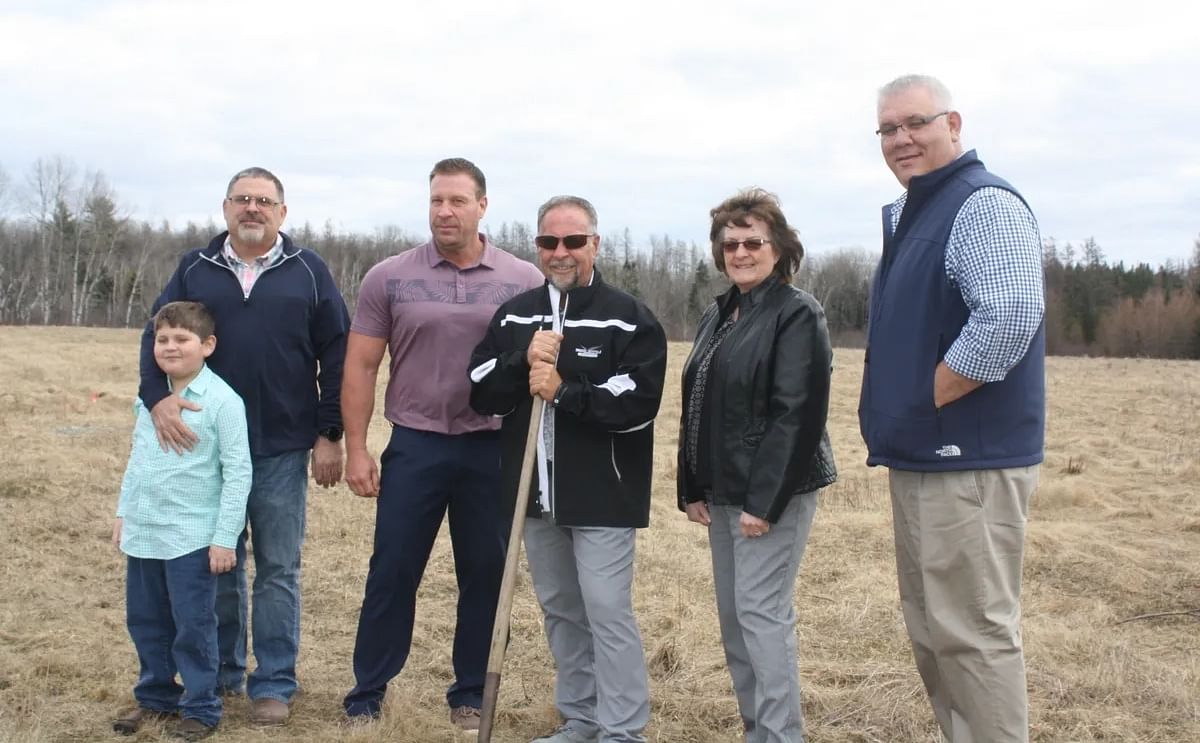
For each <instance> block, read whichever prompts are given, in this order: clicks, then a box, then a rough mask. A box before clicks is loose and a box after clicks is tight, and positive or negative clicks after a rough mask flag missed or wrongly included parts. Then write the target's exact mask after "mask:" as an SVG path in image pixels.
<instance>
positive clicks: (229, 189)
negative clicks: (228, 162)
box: [225, 167, 283, 204]
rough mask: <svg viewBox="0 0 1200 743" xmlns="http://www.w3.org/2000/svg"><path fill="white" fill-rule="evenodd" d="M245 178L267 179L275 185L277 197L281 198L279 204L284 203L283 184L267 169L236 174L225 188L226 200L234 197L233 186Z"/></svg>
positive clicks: (248, 169) (252, 169) (247, 169)
mask: <svg viewBox="0 0 1200 743" xmlns="http://www.w3.org/2000/svg"><path fill="white" fill-rule="evenodd" d="M243 178H265V179H267V180H268V181H271V182H272V183H274V184H275V193H276V195H277V196H279V203H280V204H282V203H283V182H282V181H280V180H279V179H278V178H276V177H275V174H274V173H272V172H271V171H269V170H267V169H266V168H259V167H254V168H246V169H245V170H239V171H238V172H237V173H235V174H234V176H233V177H232V178H230V179H229V185H228V186H226V187H225V198H227V199H228V198H229V197H230V196H232V195H233V185H234V184H235V183H237V182H238V181H240V180H241V179H243Z"/></svg>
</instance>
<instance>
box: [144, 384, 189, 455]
mask: <svg viewBox="0 0 1200 743" xmlns="http://www.w3.org/2000/svg"><path fill="white" fill-rule="evenodd" d="M185 409H187V410H194V411H195V410H200V409H201V406H200V405H199V403H194V402H192V401H191V400H184V399H183V398H182V397H180V396H179V395H175V394H172V395H167V396H166V397H164V398H163V399H161V400H159V401H158V402H157V403H156V404H155V405H154V407H153V408H151V409H150V420H151V421H152V422H153V423H154V433H155V434H156V435H157V436H158V444H159V446H161V447H162V450H163V451H174V452H175V453H176V454H183V453H184V452H185V451H191V450H192V447H194V446H195V445H196V442H198V441H199V440H200V438H199V437H198V436H196V432H195V431H193V430H192V429H190V428H188V426H187V424H186V423H184V422H183V415H182V412H183V410H185Z"/></svg>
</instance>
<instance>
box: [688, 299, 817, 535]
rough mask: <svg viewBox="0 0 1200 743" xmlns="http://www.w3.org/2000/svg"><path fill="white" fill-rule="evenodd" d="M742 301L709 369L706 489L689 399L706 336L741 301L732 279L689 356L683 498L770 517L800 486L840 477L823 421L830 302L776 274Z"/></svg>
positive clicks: (773, 518) (806, 487)
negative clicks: (690, 437) (699, 476)
mask: <svg viewBox="0 0 1200 743" xmlns="http://www.w3.org/2000/svg"><path fill="white" fill-rule="evenodd" d="M740 301H741V303H742V311H741V315H740V316H739V318H738V321H737V322H736V323H735V324H734V327H733V329H732V330H731V331H730V332H729V335H728V336H726V338H725V340H724V342H723V343H722V344H721V346H720V348H719V349H717V353H716V355H715V356H714V358H713V361H712V365H711V366H710V367H709V372H708V374H709V379H708V388H707V390H706V393H707V395H708V397H709V400H708V404H707V406H706V408H705V409H706V410H707V411H708V414H709V415H710V416H711V420H709V421H708V425H709V427H710V429H709V430H710V435H709V443H710V451H709V452H707V453H705V452H699V453H697V458H698V459H700V462H699V463H700V464H701V465H702V466H703V465H705V464H708V465H710V466H711V467H712V482H713V487H712V491H711V492H710V493H707V494H706V493H705V491H704V489H703V488H701V487H700V486H699V485H698V484H697V483H696V481H695V478H694V477H693V476H692V475H691V469H690V468H689V466H688V464H689V463H688V461H687V459H686V457H687V444H686V442H687V424H688V420H687V417H688V410H687V407H688V406H687V400H688V396H689V395H690V394H691V389H692V384H693V383H694V382H695V375H696V366H697V365H698V364H699V361H700V356H701V354H702V352H703V351H704V348H705V346H707V344H708V341H709V339H710V338H711V337H712V334H713V332H714V331H715V330H716V329H717V328H718V327H719V326H720V324H721V322H723V321H724V319H725V318H726V317H727V316H728V315H729V313H731V312H733V310H734V308H735V307H737V306H738V303H739V291H738V288H737V287H736V286H734V287H731V288H730V290H729V291H728V292H726V293H725V294H723V295H722V296H720V297H717V300H716V302H715V303H714V304H713V305H711V306H710V307H709V308H708V310H707V311H705V313H704V316H703V317H702V318H701V320H700V327H699V330H698V331H697V333H696V341H695V343H694V345H693V346H692V352H691V354H690V355H689V356H688V359H687V361H686V362H685V364H684V370H683V416H682V417H683V420H682V421H681V423H680V428H679V462H678V474H677V485H678V499H679V508H680V510H683V509H684V508H685V506H686V504H688V503H695V502H697V501H701V500H705V499H706V495H707V500H708V501H709V502H710V503H714V504H718V505H737V506H742V509H743V510H744V511H745V512H746V513H749V514H751V515H753V516H757V517H759V518H761V519H766V520H767V521H769V522H772V523H774V522H776V521H777V520H778V519H779V515H780V514H781V513H782V512H783V509H784V508H785V507H786V506H787V504H788V503H789V502H790V501H791V499H792V497H793V496H794V495H796V494H799V493H807V492H811V491H813V490H817V489H818V488H822V487H825V486H826V485H829V484H830V483H832V482H834V481H835V480H836V479H837V468H836V467H835V465H834V461H833V449H832V448H831V447H830V445H829V434H828V433H827V432H826V430H825V421H826V417H827V416H828V413H829V387H830V376H831V373H832V363H833V350H832V348H831V347H830V343H829V331H828V329H827V328H826V326H825V311H824V310H823V309H822V308H821V305H820V303H818V302H817V300H816V299H814V298H813V296H812V295H811V294H809V293H807V292H805V291H801V290H800V289H797V288H795V287H793V286H791V285H789V284H785V283H783V282H781V281H780V280H779V279H778V278H777V277H776V276H774V275H772V276H770V277H769V278H767V279H766V280H765V281H763V283H761V284H759V285H758V286H756V287H755V288H754V289H752V290H751V291H750V292H749V295H748V296H747V297H745V298H744V299H741V300H740ZM704 458H707V459H709V461H708V462H707V463H706V462H704V461H703V459H704Z"/></svg>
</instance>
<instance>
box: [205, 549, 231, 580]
mask: <svg viewBox="0 0 1200 743" xmlns="http://www.w3.org/2000/svg"><path fill="white" fill-rule="evenodd" d="M236 565H237V552H235V551H233V550H231V549H229V548H228V547H221V546H219V545H216V544H213V545H209V547H208V570H209V572H211V573H212V574H213V575H220V574H221V573H228V572H229V571H230V570H233V568H234V567H235V566H236Z"/></svg>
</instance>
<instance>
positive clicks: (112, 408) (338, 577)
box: [0, 327, 1200, 743]
mask: <svg viewBox="0 0 1200 743" xmlns="http://www.w3.org/2000/svg"><path fill="white" fill-rule="evenodd" d="M136 344H137V338H136V334H135V333H133V332H130V331H121V330H97V329H67V328H11V327H3V328H0V380H2V381H0V442H3V443H2V444H0V741H14V742H20V743H34V742H36V743H47V742H50V741H92V740H107V739H111V738H112V734H111V733H110V732H109V722H110V718H111V717H112V715H113V714H114V712H115V711H116V710H117V709H118V708H120V707H122V706H123V705H125V704H126V703H128V701H129V700H130V698H131V697H130V688H131V687H132V685H133V683H134V681H135V680H136V671H137V661H136V657H135V655H134V652H133V648H132V645H131V644H130V642H129V639H128V635H127V634H126V632H125V627H124V599H123V596H124V593H123V590H124V589H123V561H122V559H121V557H120V556H119V555H118V554H117V553H116V552H115V551H114V550H113V548H112V547H111V546H110V544H109V542H108V537H109V532H110V528H111V520H112V513H113V509H114V506H115V503H116V494H117V489H118V486H119V483H120V478H121V473H122V471H123V468H124V465H125V459H126V456H127V455H128V449H129V432H130V428H131V424H132V418H131V415H130V406H131V404H132V400H133V395H134V394H135V391H136V372H135V370H136V366H137V348H136ZM686 350H687V349H686V346H684V345H676V346H674V347H672V371H671V372H670V375H671V376H670V381H671V386H670V387H669V389H668V393H667V398H666V399H665V401H664V405H663V412H662V414H661V416H660V418H659V425H658V431H657V434H658V443H657V447H656V458H655V466H656V471H655V475H656V480H655V490H654V500H655V502H654V510H653V515H652V517H651V527H650V528H649V529H648V530H644V531H643V532H642V533H641V534H640V536H639V543H638V550H639V552H638V558H637V559H638V562H637V570H638V573H637V583H636V586H635V593H636V595H635V600H636V606H637V612H638V618H639V621H640V623H641V628H642V633H643V636H644V640H645V648H646V655H647V659H648V661H649V665H650V673H651V692H652V702H653V712H652V722H651V727H650V728H649V730H648V731H647V737H648V738H649V739H650V740H653V741H670V742H672V743H689V742H690V743H716V742H718V741H736V740H738V739H739V736H738V733H737V731H738V727H739V720H738V716H737V712H736V708H735V705H734V701H733V698H732V693H731V690H730V684H729V679H728V675H727V673H726V671H725V667H724V660H723V657H722V654H721V648H720V642H719V639H718V636H717V630H716V611H715V606H714V602H713V595H712V579H711V574H710V566H709V562H708V560H709V558H708V551H707V543H706V538H705V535H704V532H703V531H702V530H701V529H700V528H699V527H696V526H695V525H693V524H689V523H688V522H687V521H686V519H684V517H683V515H682V514H680V513H679V512H677V511H676V509H675V506H674V484H673V477H674V460H675V453H674V452H675V445H676V440H677V439H676V429H677V421H678V417H679V400H678V399H677V396H678V387H677V386H676V385H677V379H678V368H679V365H680V364H681V363H682V360H683V356H684V355H685V354H686ZM861 361H862V357H861V352H858V351H851V350H840V349H839V350H838V352H837V354H836V363H837V369H836V371H835V379H834V385H835V386H834V398H833V399H834V402H833V406H832V411H831V417H830V430H831V434H832V436H833V439H834V447H835V453H836V456H837V459H838V464H839V468H840V470H841V472H842V479H841V481H840V482H839V483H838V484H837V485H835V486H833V487H831V488H829V489H828V490H827V491H826V492H825V495H824V497H823V502H822V505H821V507H820V508H819V510H818V512H817V519H816V523H815V525H814V527H813V533H812V538H811V541H810V543H809V546H808V550H807V553H806V556H805V559H804V564H803V565H802V566H801V572H800V577H799V579H798V584H797V593H796V606H797V611H798V613H799V626H798V629H797V631H798V633H799V635H800V643H801V644H800V646H801V665H800V672H801V678H802V681H803V684H804V703H805V713H806V715H807V721H808V727H809V737H810V740H812V741H814V742H816V743H835V742H837V743H849V742H851V741H855V742H866V741H889V742H890V741H922V742H925V741H928V742H930V743H932V742H933V741H936V740H937V736H936V734H935V730H934V726H933V722H932V714H931V712H930V710H929V706H928V704H927V702H926V700H925V698H924V694H923V691H922V688H921V684H920V680H919V679H918V677H917V675H916V672H915V670H914V668H913V664H912V659H911V655H910V652H909V647H908V643H907V640H906V637H905V634H904V627H903V621H902V619H901V616H900V611H899V607H898V604H897V595H896V587H895V567H894V563H893V556H892V548H891V527H890V519H891V515H890V507H889V504H888V498H887V491H886V483H885V480H884V473H883V472H880V471H876V470H868V469H867V468H866V467H865V466H864V465H863V461H864V459H865V454H864V451H863V448H862V444H861V441H860V440H859V437H858V432H857V431H858V429H857V420H856V417H855V408H856V405H857V400H858V385H859V374H860V367H861ZM1048 383H1049V405H1050V411H1049V421H1048V431H1047V455H1046V463H1045V465H1044V466H1043V469H1042V486H1041V488H1040V490H1039V492H1038V494H1037V495H1036V496H1035V498H1034V502H1033V504H1032V517H1031V522H1030V527H1029V535H1028V540H1027V546H1028V551H1027V558H1026V565H1025V580H1026V584H1025V592H1024V597H1025V604H1024V608H1025V620H1024V631H1025V643H1026V648H1027V662H1028V668H1029V692H1030V700H1031V725H1032V737H1033V739H1034V740H1036V741H1055V742H1058V741H1105V742H1106V743H1111V742H1113V741H1147V742H1150V741H1157V742H1162V743H1166V742H1167V741H1171V742H1176V741H1200V617H1198V616H1196V615H1195V614H1191V615H1188V614H1173V615H1171V614H1168V615H1165V616H1159V617H1150V616H1144V615H1148V614H1154V613H1169V612H1182V611H1186V610H1193V611H1196V610H1200V494H1198V490H1200V489H1198V487H1197V482H1198V481H1200V363H1195V362H1164V361H1147V360H1104V359H1080V358H1070V359H1068V358H1055V359H1051V360H1050V361H1049V364H1048ZM383 437H384V430H383V426H382V425H379V424H378V423H377V425H376V427H375V428H374V429H373V430H372V444H373V448H374V450H375V452H376V453H378V451H379V450H380V449H381V448H382V446H383V440H384V438H383ZM373 520H374V510H373V508H372V506H371V504H370V503H369V502H366V501H362V500H359V499H357V498H355V497H354V496H353V495H351V494H350V492H349V490H348V489H346V488H345V486H339V487H337V488H334V489H330V490H322V489H319V488H316V487H315V486H314V487H313V489H312V490H311V491H310V495H309V531H308V541H307V543H306V546H305V553H304V619H303V639H302V655H301V660H300V669H299V671H300V675H301V683H302V685H303V692H302V694H301V695H300V696H299V697H298V699H297V701H296V704H295V705H294V711H293V719H292V723H291V724H290V725H289V726H288V727H286V728H284V729H280V730H265V731H264V730H258V729H255V728H252V727H250V726H249V725H248V724H247V717H248V709H247V705H246V703H245V702H241V701H235V702H233V703H232V704H231V705H230V706H229V707H228V709H227V712H226V717H225V720H224V722H223V723H222V730H221V733H220V739H221V740H225V741H230V743H233V742H234V741H293V740H304V741H318V742H321V741H340V740H345V741H364V742H365V741H384V740H386V741H454V740H457V739H459V738H463V737H464V736H460V735H458V734H457V733H456V732H455V731H454V729H452V728H451V727H450V725H449V723H448V722H447V720H446V710H445V706H444V701H443V694H444V690H445V688H446V686H447V685H448V684H449V683H450V681H451V678H450V658H449V653H450V641H451V637H452V632H453V616H454V600H455V587H454V577H453V565H452V561H451V560H452V558H451V555H450V548H449V543H448V542H449V540H448V538H447V536H446V535H445V534H443V535H442V536H441V538H439V541H438V545H437V547H436V550H435V554H434V557H433V559H432V560H431V561H430V564H429V568H428V570H427V571H426V580H425V583H424V584H423V586H422V588H421V595H420V598H419V605H418V619H417V623H418V627H417V632H416V637H415V640H414V644H413V651H412V655H411V658H410V660H409V663H408V667H407V668H406V669H405V670H404V672H403V673H402V674H401V675H400V677H399V678H398V679H397V680H396V681H395V682H394V683H393V684H392V686H391V688H390V691H389V695H388V704H387V707H386V710H385V716H384V718H383V719H382V720H381V721H380V723H378V724H377V725H375V726H372V727H370V728H366V729H362V730H355V731H344V730H342V729H341V728H339V727H338V725H337V719H338V715H339V712H340V704H339V702H340V699H341V696H342V695H343V694H344V693H345V692H346V691H347V690H348V689H349V688H350V686H351V681H352V679H351V673H350V653H351V648H352V647H353V640H354V629H355V623H356V620H357V615H358V607H359V602H360V600H361V596H362V587H363V581H364V578H365V575H366V567H367V560H368V558H369V556H370V545H371V534H372V526H373ZM553 678H554V669H553V664H552V662H551V660H550V658H549V655H548V652H547V650H546V645H545V639H544V637H543V635H542V630H541V626H540V613H539V611H538V608H537V605H536V602H535V601H534V599H533V595H532V592H531V590H530V587H529V583H528V580H527V579H526V578H524V577H523V578H522V580H521V581H520V583H519V585H518V592H517V596H516V600H515V605H514V611H513V635H512V642H511V645H510V648H509V651H508V661H507V664H506V666H505V672H504V683H503V688H502V690H501V700H500V707H501V711H500V715H499V719H498V722H497V730H496V735H495V737H494V739H495V740H496V741H498V742H499V743H508V742H510V741H511V742H514V743H517V742H520V743H523V742H524V741H527V740H529V739H530V738H532V737H533V736H534V735H536V734H540V733H543V732H545V731H547V730H549V729H552V728H553V727H554V725H555V713H554V709H553V705H552V685H553ZM161 732H162V729H161V728H155V727H151V728H148V729H147V730H144V731H143V732H142V733H140V734H139V736H138V737H137V738H136V739H137V740H156V739H157V738H158V736H159V734H160V733H161Z"/></svg>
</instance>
